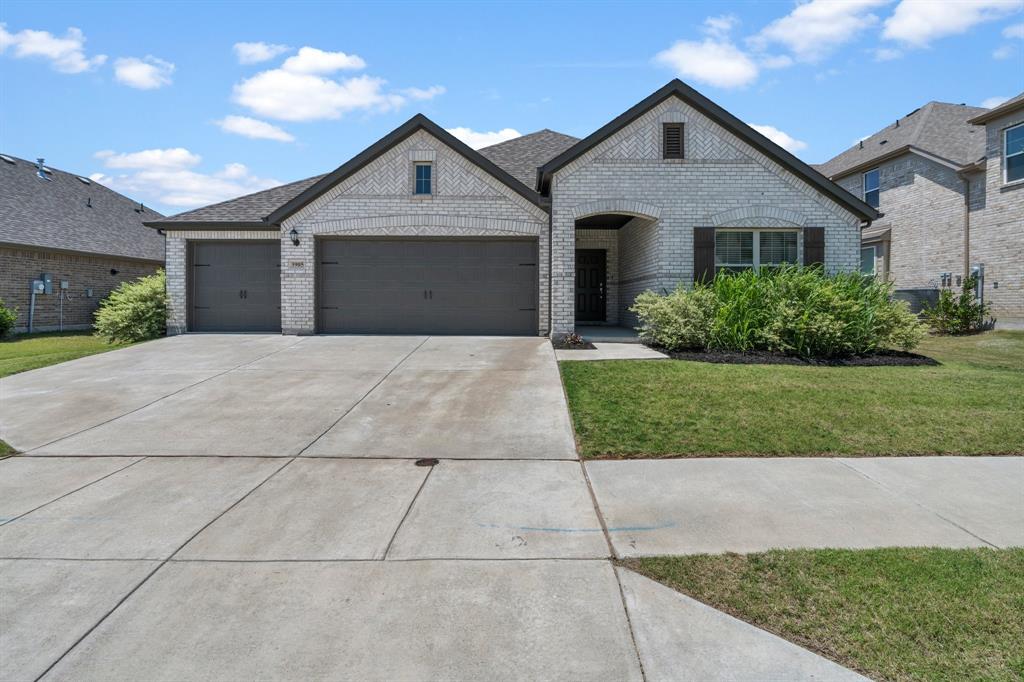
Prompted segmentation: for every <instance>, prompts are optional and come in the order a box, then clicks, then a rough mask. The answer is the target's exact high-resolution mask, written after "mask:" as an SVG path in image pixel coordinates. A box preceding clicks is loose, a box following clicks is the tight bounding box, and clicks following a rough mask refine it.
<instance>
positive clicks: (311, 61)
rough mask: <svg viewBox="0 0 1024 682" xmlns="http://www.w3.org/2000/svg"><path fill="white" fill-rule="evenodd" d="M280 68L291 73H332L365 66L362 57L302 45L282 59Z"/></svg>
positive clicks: (356, 69) (355, 69)
mask: <svg viewBox="0 0 1024 682" xmlns="http://www.w3.org/2000/svg"><path fill="white" fill-rule="evenodd" d="M281 68H282V69H284V70H285V71H290V72H291V73H334V72H335V71H340V70H342V69H346V70H354V71H358V70H359V69H364V68H366V62H364V61H363V59H362V57H359V56H357V55H354V54H345V53H344V52H325V51H324V50H318V49H317V48H315V47H303V48H301V49H300V50H299V53H298V54H297V55H295V56H293V57H288V59H286V60H284V64H282V65H281Z"/></svg>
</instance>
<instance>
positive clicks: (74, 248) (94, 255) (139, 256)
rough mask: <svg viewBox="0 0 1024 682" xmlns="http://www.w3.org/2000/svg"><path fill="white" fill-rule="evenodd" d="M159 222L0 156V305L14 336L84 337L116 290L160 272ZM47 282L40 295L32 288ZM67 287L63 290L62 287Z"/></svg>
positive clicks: (86, 183) (84, 181)
mask: <svg viewBox="0 0 1024 682" xmlns="http://www.w3.org/2000/svg"><path fill="white" fill-rule="evenodd" d="M162 217H163V216H162V215H161V214H160V213H157V212H156V211H154V210H152V209H150V208H146V207H145V206H142V205H141V204H139V203H138V202H136V201H133V200H131V199H129V198H128V197H126V196H124V195H121V194H118V193H117V192H115V191H113V190H111V189H109V188H107V187H104V186H103V185H101V184H99V183H98V182H95V181H94V180H90V179H89V178H87V177H83V176H80V175H75V174H74V173H67V172H65V171H62V170H58V169H56V168H51V167H49V166H46V165H44V164H43V162H42V161H41V160H40V161H26V160H25V159H19V158H17V157H14V156H10V155H8V154H0V298H2V299H3V300H4V302H5V304H6V305H7V306H8V307H11V308H17V310H18V319H17V321H16V322H15V331H16V332H23V331H27V330H28V327H29V322H30V321H29V317H30V315H31V317H32V320H31V326H32V329H33V331H54V330H59V329H88V328H89V327H91V326H92V322H93V313H94V312H95V310H96V307H97V306H98V305H99V302H100V300H102V299H103V298H104V297H105V296H106V295H107V294H109V293H110V292H111V291H112V290H113V289H115V288H117V287H118V286H119V285H120V284H121V283H122V282H127V281H130V280H133V279H136V278H138V277H142V276H144V275H150V274H153V273H154V272H156V271H157V270H158V269H159V268H161V267H163V263H164V238H163V236H162V235H160V234H158V233H157V232H156V231H155V230H152V229H149V228H147V227H145V226H144V225H143V223H144V222H146V221H150V220H157V219H159V218H162ZM44 278H45V279H48V280H49V284H48V286H47V289H46V290H45V291H44V293H40V294H36V297H35V306H34V310H33V306H32V292H31V286H32V282H33V281H38V280H40V279H44ZM64 284H66V287H64V286H63V285H64Z"/></svg>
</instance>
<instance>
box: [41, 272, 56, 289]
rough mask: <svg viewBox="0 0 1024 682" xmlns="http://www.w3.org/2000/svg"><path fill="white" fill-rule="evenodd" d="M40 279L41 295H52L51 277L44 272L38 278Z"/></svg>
mask: <svg viewBox="0 0 1024 682" xmlns="http://www.w3.org/2000/svg"><path fill="white" fill-rule="evenodd" d="M40 279H41V280H43V293H44V294H52V293H53V275H51V274H50V273H48V272H44V273H43V274H42V275H41V276H40Z"/></svg>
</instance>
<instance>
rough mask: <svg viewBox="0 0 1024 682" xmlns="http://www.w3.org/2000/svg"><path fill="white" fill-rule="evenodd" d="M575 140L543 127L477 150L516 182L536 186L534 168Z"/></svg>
mask: <svg viewBox="0 0 1024 682" xmlns="http://www.w3.org/2000/svg"><path fill="white" fill-rule="evenodd" d="M577 142H579V138H576V137H572V136H571V135H563V134H562V133H556V132H555V131H554V130H548V129H547V128H545V129H544V130H538V131H537V132H535V133H530V134H529V135H523V136H522V137H517V138H515V139H512V140H508V141H506V142H499V143H498V144H495V145H491V146H490V147H484V148H483V149H478V150H477V151H479V152H480V153H481V154H483V155H484V157H486V158H487V159H489V160H490V161H491V162H492V163H494V164H495V165H497V166H499V167H501V168H502V169H504V170H505V171H506V172H507V173H508V174H509V175H511V176H512V177H514V178H515V179H516V180H518V181H519V182H521V183H523V184H524V185H526V186H527V187H529V188H530V189H536V188H537V169H538V168H539V167H540V166H543V165H544V164H545V163H547V162H548V161H550V160H551V159H553V158H555V157H556V156H558V155H559V154H561V153H562V152H564V151H565V150H566V149H568V148H569V147H571V146H573V145H574V144H576V143H577Z"/></svg>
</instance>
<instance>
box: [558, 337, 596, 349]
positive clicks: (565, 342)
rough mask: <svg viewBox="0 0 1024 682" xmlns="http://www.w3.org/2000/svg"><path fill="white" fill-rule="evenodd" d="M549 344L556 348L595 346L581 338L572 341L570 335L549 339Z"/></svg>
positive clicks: (588, 347)
mask: <svg viewBox="0 0 1024 682" xmlns="http://www.w3.org/2000/svg"><path fill="white" fill-rule="evenodd" d="M551 345H552V346H554V347H555V349H556V350H594V349H595V348H597V346H595V345H594V344H592V343H590V341H584V340H583V339H580V340H579V341H573V340H572V338H571V337H568V338H563V339H551Z"/></svg>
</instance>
